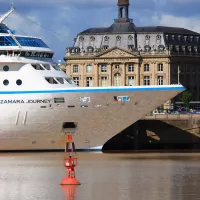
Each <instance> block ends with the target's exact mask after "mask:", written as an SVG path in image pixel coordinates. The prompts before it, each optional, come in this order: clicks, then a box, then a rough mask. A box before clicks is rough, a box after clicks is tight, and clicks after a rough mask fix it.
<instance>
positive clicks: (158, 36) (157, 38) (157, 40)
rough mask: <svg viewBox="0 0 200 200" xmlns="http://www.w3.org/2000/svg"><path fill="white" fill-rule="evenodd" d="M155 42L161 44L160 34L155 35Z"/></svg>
mask: <svg viewBox="0 0 200 200" xmlns="http://www.w3.org/2000/svg"><path fill="white" fill-rule="evenodd" d="M156 43H157V44H158V45H160V44H161V36H160V35H157V36H156Z"/></svg>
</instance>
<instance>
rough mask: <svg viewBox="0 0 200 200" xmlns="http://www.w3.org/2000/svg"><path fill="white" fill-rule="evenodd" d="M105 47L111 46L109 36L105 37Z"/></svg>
mask: <svg viewBox="0 0 200 200" xmlns="http://www.w3.org/2000/svg"><path fill="white" fill-rule="evenodd" d="M104 46H109V37H108V36H105V37H104Z"/></svg>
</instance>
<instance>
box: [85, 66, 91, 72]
mask: <svg viewBox="0 0 200 200" xmlns="http://www.w3.org/2000/svg"><path fill="white" fill-rule="evenodd" d="M86 72H87V73H91V72H92V65H90V64H89V65H87V66H86Z"/></svg>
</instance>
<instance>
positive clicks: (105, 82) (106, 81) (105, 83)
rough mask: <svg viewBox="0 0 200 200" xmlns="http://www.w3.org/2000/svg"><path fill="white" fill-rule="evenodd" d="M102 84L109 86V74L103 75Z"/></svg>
mask: <svg viewBox="0 0 200 200" xmlns="http://www.w3.org/2000/svg"><path fill="white" fill-rule="evenodd" d="M101 86H102V87H107V86H108V78H107V76H102V77H101Z"/></svg>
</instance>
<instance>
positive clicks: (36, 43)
mask: <svg viewBox="0 0 200 200" xmlns="http://www.w3.org/2000/svg"><path fill="white" fill-rule="evenodd" d="M16 39H17V41H18V42H19V43H20V45H21V46H27V47H43V48H49V47H48V46H47V45H46V44H45V43H44V42H43V41H42V40H41V39H39V38H29V37H16Z"/></svg>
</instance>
